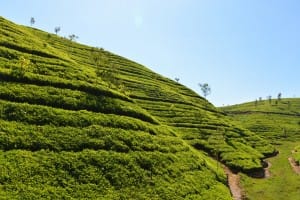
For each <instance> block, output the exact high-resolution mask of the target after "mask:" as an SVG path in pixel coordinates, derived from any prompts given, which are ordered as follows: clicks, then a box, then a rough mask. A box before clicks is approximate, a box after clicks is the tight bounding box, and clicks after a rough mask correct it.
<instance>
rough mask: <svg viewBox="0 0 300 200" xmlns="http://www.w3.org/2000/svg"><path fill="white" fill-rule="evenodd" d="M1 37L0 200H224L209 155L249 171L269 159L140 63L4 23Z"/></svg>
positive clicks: (266, 150)
mask: <svg viewBox="0 0 300 200" xmlns="http://www.w3.org/2000/svg"><path fill="white" fill-rule="evenodd" d="M0 36H1V37H0V122H1V123H0V149H1V152H0V163H1V165H0V168H1V174H0V195H1V196H2V197H6V199H43V198H51V199H63V198H66V199H67V198H68V199H72V198H76V199H78V198H89V199H95V198H101V199H129V198H131V199H230V193H229V190H228V188H227V185H226V176H225V174H224V173H223V172H222V171H221V170H220V169H218V165H217V164H216V162H215V161H213V160H212V159H211V158H210V157H209V155H208V154H207V153H209V154H210V155H213V156H216V158H217V160H219V161H222V162H223V163H224V164H226V165H228V166H229V167H231V168H234V169H237V170H243V171H246V172H247V171H253V170H259V169H261V168H262V165H261V162H260V161H261V159H262V158H263V157H264V156H266V155H268V154H272V153H273V152H274V147H272V146H271V145H270V144H269V143H268V142H266V141H265V140H263V139H261V138H260V137H259V136H257V135H256V134H254V133H253V132H250V131H249V130H246V129H244V128H241V127H239V126H236V125H235V124H233V123H231V122H230V121H229V120H228V119H227V118H226V117H225V116H224V115H223V114H222V113H221V112H219V111H217V110H216V109H215V108H214V107H213V106H212V105H211V104H210V103H209V102H207V101H206V100H205V99H203V98H202V97H199V96H198V95H197V94H195V93H194V92H193V91H191V90H189V89H187V88H186V87H184V86H182V85H180V84H178V83H176V82H174V81H171V80H169V79H167V78H164V77H162V76H160V75H158V74H156V73H154V72H152V71H150V70H149V69H147V68H145V67H143V66H141V65H139V64H137V63H134V62H132V61H129V60H127V59H125V58H122V57H120V56H117V55H114V54H112V53H110V52H107V51H104V50H103V49H98V48H92V47H88V46H85V45H81V44H78V43H75V42H72V41H70V40H68V39H65V38H61V37H58V36H56V35H54V34H50V33H46V32H43V31H40V30H37V29H32V28H28V27H24V26H20V25H16V24H14V23H12V22H9V21H7V20H5V19H4V18H0ZM195 148H196V149H198V150H199V151H197V150H196V149H195Z"/></svg>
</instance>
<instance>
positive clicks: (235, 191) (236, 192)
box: [224, 167, 243, 200]
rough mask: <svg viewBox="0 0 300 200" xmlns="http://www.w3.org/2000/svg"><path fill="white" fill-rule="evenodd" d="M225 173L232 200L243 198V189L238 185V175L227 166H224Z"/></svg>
mask: <svg viewBox="0 0 300 200" xmlns="http://www.w3.org/2000/svg"><path fill="white" fill-rule="evenodd" d="M224 170H225V173H226V175H227V181H228V186H229V189H230V192H231V195H232V198H233V199H234V200H242V199H243V190H242V188H241V186H240V175H239V174H235V173H233V172H232V171H231V170H230V169H229V168H228V167H224Z"/></svg>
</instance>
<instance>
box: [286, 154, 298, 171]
mask: <svg viewBox="0 0 300 200" xmlns="http://www.w3.org/2000/svg"><path fill="white" fill-rule="evenodd" d="M288 160H289V162H290V164H291V166H292V168H293V170H294V172H295V173H296V174H300V166H299V165H297V164H296V162H295V160H294V158H292V157H289V158H288Z"/></svg>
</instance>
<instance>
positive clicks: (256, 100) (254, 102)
mask: <svg viewBox="0 0 300 200" xmlns="http://www.w3.org/2000/svg"><path fill="white" fill-rule="evenodd" d="M257 103H258V102H257V99H255V102H254V104H255V107H257Z"/></svg>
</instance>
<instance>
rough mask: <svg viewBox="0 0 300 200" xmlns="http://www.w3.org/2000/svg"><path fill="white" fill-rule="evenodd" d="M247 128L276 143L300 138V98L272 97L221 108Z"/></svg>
mask: <svg viewBox="0 0 300 200" xmlns="http://www.w3.org/2000/svg"><path fill="white" fill-rule="evenodd" d="M221 109H222V110H223V111H224V112H226V113H227V114H228V115H229V116H230V117H231V118H232V119H233V120H235V121H238V122H240V123H241V124H243V126H244V127H245V128H248V129H249V130H251V131H253V132H256V133H258V134H259V135H260V136H263V137H264V138H266V139H268V140H270V141H271V142H273V143H276V141H278V139H286V140H297V139H298V140H299V139H300V134H299V132H300V99H299V98H290V99H281V100H277V99H272V100H271V102H270V101H268V100H264V101H261V102H257V103H255V102H249V103H245V104H239V105H234V106H228V107H223V108H221Z"/></svg>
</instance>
